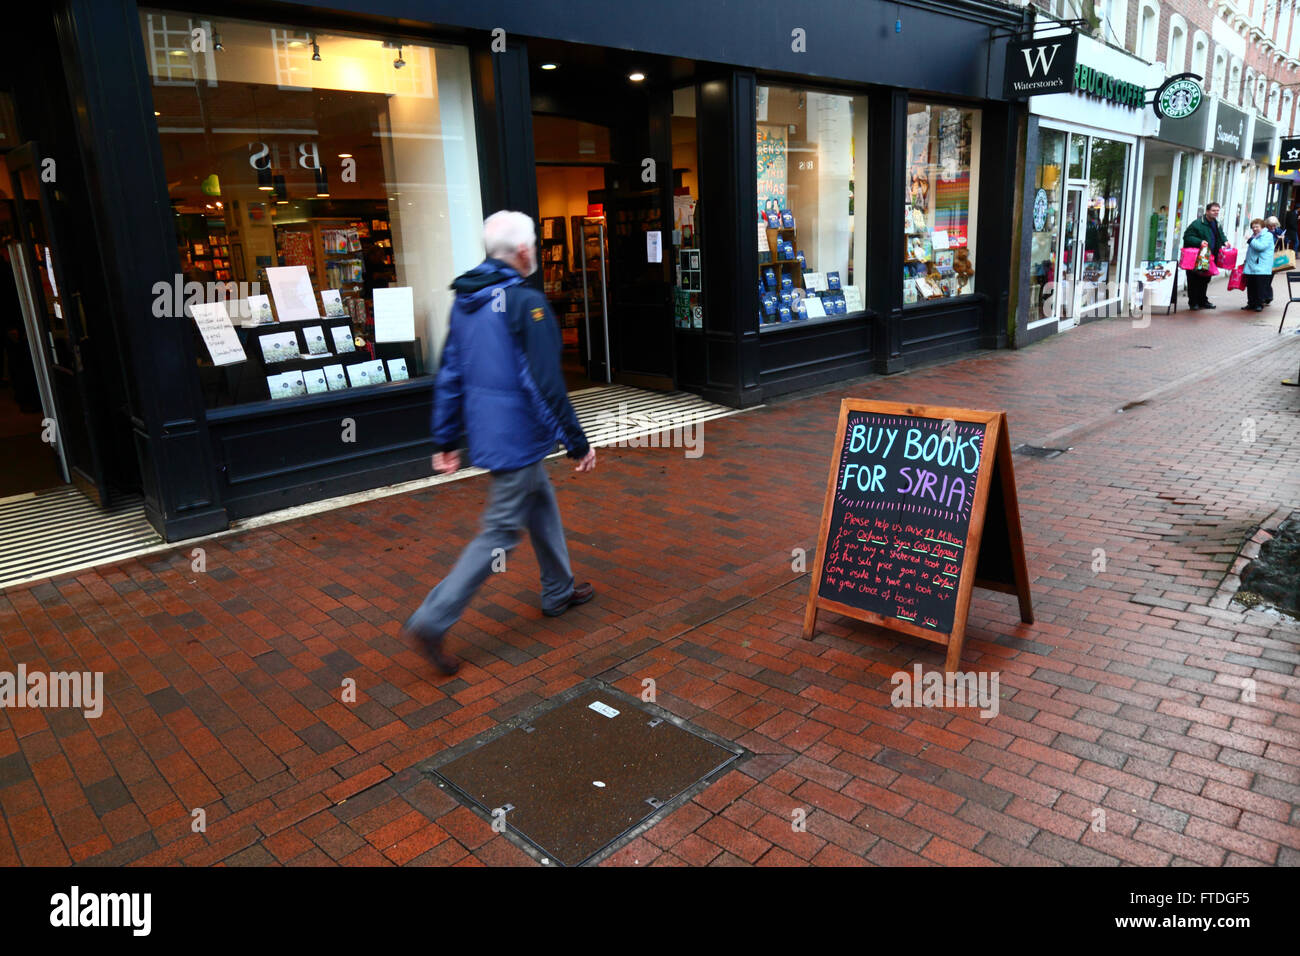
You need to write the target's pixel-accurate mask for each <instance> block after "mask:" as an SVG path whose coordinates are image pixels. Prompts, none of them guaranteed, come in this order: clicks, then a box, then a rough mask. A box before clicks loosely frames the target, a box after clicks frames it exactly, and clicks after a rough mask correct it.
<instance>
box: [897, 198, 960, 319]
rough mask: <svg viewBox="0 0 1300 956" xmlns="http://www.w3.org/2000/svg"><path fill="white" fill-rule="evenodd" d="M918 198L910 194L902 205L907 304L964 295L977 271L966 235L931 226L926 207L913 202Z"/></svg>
mask: <svg viewBox="0 0 1300 956" xmlns="http://www.w3.org/2000/svg"><path fill="white" fill-rule="evenodd" d="M915 198H917V197H916V196H915V195H912V194H909V196H908V202H907V203H906V204H905V205H904V206H903V224H904V229H903V302H904V304H908V305H910V304H911V303H913V302H920V301H926V300H930V299H944V298H950V297H952V296H955V295H964V294H965V292H966V291H967V290H966V285H967V283H969V282H970V279H971V276H973V275H974V274H975V269H974V267H972V266H971V263H970V254H969V252H968V250H967V249H966V248H965V247H964V243H965V241H966V240H965V238H964V237H962V238H959V239H954V238H950V237H949V235H948V233H947V231H946V230H942V229H940V230H934V229H931V228H930V224H929V223H928V222H927V221H926V216H925V210H924V209H922V208H920V206H919V205H915V204H914V203H913V201H912V200H914V199H915ZM958 242H960V243H962V245H961V246H960V247H956V246H957V243H958Z"/></svg>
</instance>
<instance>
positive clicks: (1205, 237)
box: [1183, 202, 1232, 309]
mask: <svg viewBox="0 0 1300 956" xmlns="http://www.w3.org/2000/svg"><path fill="white" fill-rule="evenodd" d="M1202 242H1208V243H1209V244H1210V258H1211V259H1213V258H1214V257H1215V256H1217V255H1218V254H1219V250H1220V249H1230V248H1232V247H1231V246H1230V245H1229V244H1228V237H1227V236H1225V235H1224V234H1223V228H1222V227H1221V226H1220V225H1219V204H1218V203H1217V202H1212V203H1210V204H1209V205H1208V206H1206V207H1205V215H1203V216H1201V217H1200V218H1198V219H1195V220H1193V222H1192V224H1191V225H1190V226H1188V227H1187V229H1186V231H1184V232H1183V248H1184V249H1186V248H1188V247H1191V248H1194V249H1199V248H1201V243H1202ZM1209 288H1210V274H1209V273H1208V272H1197V271H1195V270H1194V269H1188V270H1187V307H1188V308H1189V309H1213V308H1217V306H1215V304H1214V303H1213V302H1211V301H1210V300H1209V299H1207V298H1206V293H1207V292H1208V291H1209Z"/></svg>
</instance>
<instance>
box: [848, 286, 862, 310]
mask: <svg viewBox="0 0 1300 956" xmlns="http://www.w3.org/2000/svg"><path fill="white" fill-rule="evenodd" d="M844 310H845V311H846V312H861V311H862V290H861V289H859V288H858V287H857V286H855V285H846V286H845V287H844Z"/></svg>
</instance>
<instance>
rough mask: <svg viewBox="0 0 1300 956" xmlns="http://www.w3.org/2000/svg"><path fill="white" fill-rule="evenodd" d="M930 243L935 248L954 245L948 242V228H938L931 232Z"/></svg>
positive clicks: (945, 247)
mask: <svg viewBox="0 0 1300 956" xmlns="http://www.w3.org/2000/svg"><path fill="white" fill-rule="evenodd" d="M930 245H931V248H933V249H939V250H943V249H951V248H952V246H951V245H949V243H948V230H947V229H936V230H934V232H932V233H930Z"/></svg>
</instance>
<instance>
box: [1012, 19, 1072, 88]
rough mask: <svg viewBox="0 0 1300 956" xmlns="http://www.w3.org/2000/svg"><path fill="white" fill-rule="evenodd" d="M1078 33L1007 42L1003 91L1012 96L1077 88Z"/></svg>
mask: <svg viewBox="0 0 1300 956" xmlns="http://www.w3.org/2000/svg"><path fill="white" fill-rule="evenodd" d="M1078 53H1079V35H1078V34H1077V33H1068V34H1065V35H1063V36H1054V37H1035V38H1033V39H1029V40H1017V41H1014V42H1012V43H1009V44H1007V67H1006V72H1005V73H1004V75H1003V82H1002V95H1003V96H1004V97H1005V98H1006V99H1009V100H1017V99H1024V98H1026V97H1029V96H1041V95H1045V94H1048V93H1069V92H1070V91H1071V90H1072V89H1074V67H1075V63H1076V61H1077V58H1078Z"/></svg>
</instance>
